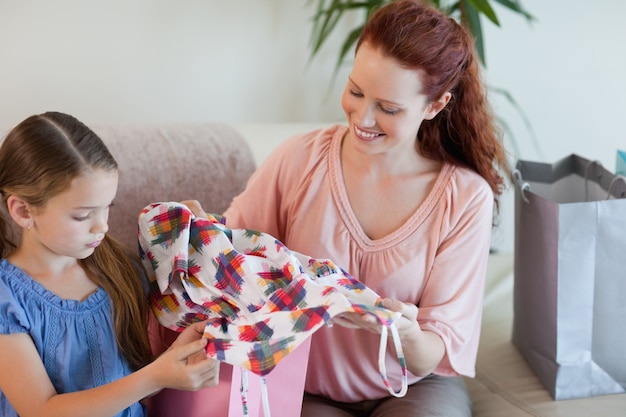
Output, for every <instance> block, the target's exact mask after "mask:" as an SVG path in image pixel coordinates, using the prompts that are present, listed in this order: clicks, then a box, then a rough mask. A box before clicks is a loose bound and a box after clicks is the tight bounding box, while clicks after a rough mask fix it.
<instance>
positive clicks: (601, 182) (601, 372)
mask: <svg viewBox="0 0 626 417" xmlns="http://www.w3.org/2000/svg"><path fill="white" fill-rule="evenodd" d="M514 177H515V183H516V184H515V253H514V257H515V258H514V259H515V268H514V319H513V343H514V345H515V346H516V347H517V349H518V350H519V351H520V353H521V354H522V356H523V357H524V358H525V359H526V361H527V362H528V364H529V366H530V367H531V368H532V370H533V371H534V372H535V374H536V375H537V376H538V378H539V379H540V380H541V382H542V383H543V385H544V386H545V387H546V389H547V390H548V391H549V392H550V394H551V395H552V397H553V398H554V399H556V400H560V399H568V398H581V397H589V396H595V395H602V394H614V393H621V392H625V391H626V182H625V181H624V178H623V177H620V176H616V175H614V174H612V173H611V172H609V171H607V170H606V169H604V168H603V167H602V166H601V165H600V164H598V163H597V162H593V161H589V160H587V159H585V158H582V157H580V156H578V155H570V156H568V157H566V158H564V159H562V160H560V161H557V162H556V163H554V164H545V163H537V162H530V161H523V160H520V161H518V162H517V164H516V169H515V171H514Z"/></svg>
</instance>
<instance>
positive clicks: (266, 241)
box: [138, 202, 407, 416]
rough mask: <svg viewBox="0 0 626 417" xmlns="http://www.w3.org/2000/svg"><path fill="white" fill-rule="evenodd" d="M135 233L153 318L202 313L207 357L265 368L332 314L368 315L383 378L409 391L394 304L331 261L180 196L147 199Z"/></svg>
mask: <svg viewBox="0 0 626 417" xmlns="http://www.w3.org/2000/svg"><path fill="white" fill-rule="evenodd" d="M138 233H139V246H140V255H141V258H142V261H143V263H144V266H145V267H146V270H147V271H148V274H149V275H150V281H151V289H150V302H151V305H152V309H153V311H154V314H155V316H156V318H157V319H158V321H159V322H160V323H161V324H162V325H163V326H165V327H167V328H169V329H172V330H176V331H181V330H182V329H183V328H185V327H186V326H188V325H189V324H190V323H193V322H197V321H202V320H208V322H207V325H206V328H205V333H204V336H205V337H207V338H208V339H209V343H208V344H207V347H206V351H207V354H208V355H209V356H210V357H212V358H215V359H218V360H220V361H225V362H227V363H230V364H232V365H236V366H240V367H242V368H244V369H246V370H249V371H251V372H254V373H255V374H258V375H260V376H264V375H267V374H268V373H269V372H270V371H271V370H272V369H273V368H274V367H275V366H276V365H277V364H278V362H279V361H280V360H281V359H282V358H284V357H285V356H286V355H288V354H289V353H290V352H291V351H293V349H295V348H296V347H297V346H298V345H299V344H300V343H301V342H303V341H304V340H305V339H306V338H307V337H309V336H310V335H311V334H312V333H313V332H314V331H315V330H317V329H318V328H320V327H321V326H322V325H324V324H326V325H332V318H333V317H336V316H338V315H340V314H342V313H346V312H356V313H360V314H371V315H373V316H374V317H375V318H376V319H377V320H378V322H379V323H380V324H381V326H382V327H381V329H382V331H381V344H380V356H379V369H380V373H381V377H382V379H383V383H384V384H385V386H386V387H387V389H388V390H389V392H390V393H391V394H392V395H395V396H403V395H404V394H405V393H406V389H407V387H406V385H407V375H406V364H405V360H404V356H403V353H402V348H401V345H400V343H399V337H398V334H397V329H396V326H395V324H394V321H395V320H396V319H397V318H398V317H399V316H400V313H395V312H392V311H390V310H387V309H385V308H382V307H380V301H381V299H380V297H379V296H378V295H377V294H376V293H374V291H372V290H371V289H369V288H367V287H366V286H365V285H364V284H362V283H361V282H360V281H358V280H357V279H355V278H353V277H352V276H350V275H349V274H348V273H346V272H345V271H343V270H342V269H341V268H339V267H337V266H335V265H334V264H333V263H332V262H331V261H330V260H320V259H313V258H311V257H308V256H305V255H302V254H300V253H297V252H294V251H290V250H289V249H288V248H287V247H286V246H285V245H283V244H282V243H281V242H280V241H278V240H277V239H275V238H274V237H272V236H270V235H268V234H265V233H261V232H257V231H254V230H248V229H229V228H228V227H226V226H225V224H224V223H223V218H222V217H221V216H219V215H208V218H207V219H204V218H196V217H195V216H194V215H193V213H192V212H191V211H190V210H189V209H188V208H187V207H186V206H184V205H182V204H180V203H172V202H170V203H154V204H151V205H149V206H147V207H146V208H144V209H143V210H142V211H141V214H140V215H139V232H138ZM387 329H389V330H390V331H391V332H392V337H393V340H394V347H395V349H396V353H397V356H398V360H399V361H400V364H401V366H402V368H403V386H402V388H401V390H400V392H398V393H396V392H394V390H393V388H392V387H391V386H390V384H389V382H388V380H387V377H386V372H385V364H384V356H385V350H386V345H387ZM242 374H243V373H242ZM244 400H245V399H244ZM244 408H245V404H244ZM268 411H269V408H267V409H266V416H268V415H269V414H268Z"/></svg>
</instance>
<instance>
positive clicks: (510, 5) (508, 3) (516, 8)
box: [494, 0, 536, 22]
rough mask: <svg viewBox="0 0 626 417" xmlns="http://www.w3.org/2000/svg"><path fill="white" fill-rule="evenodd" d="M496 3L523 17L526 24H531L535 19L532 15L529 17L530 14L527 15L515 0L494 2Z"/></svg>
mask: <svg viewBox="0 0 626 417" xmlns="http://www.w3.org/2000/svg"><path fill="white" fill-rule="evenodd" d="M494 1H495V2H496V3H500V4H501V5H503V6H504V7H506V8H507V9H509V10H511V11H513V12H515V13H517V14H521V15H522V16H524V17H525V18H526V20H527V21H528V22H533V21H534V20H536V19H535V17H534V16H533V15H531V14H530V13H528V12H527V11H526V10H525V9H524V8H523V7H522V5H521V4H520V2H519V1H517V0H494Z"/></svg>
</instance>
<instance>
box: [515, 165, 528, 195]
mask: <svg viewBox="0 0 626 417" xmlns="http://www.w3.org/2000/svg"><path fill="white" fill-rule="evenodd" d="M513 180H515V184H516V185H517V186H518V187H519V191H520V195H521V196H522V200H524V203H530V200H528V197H526V191H530V184H528V183H527V182H523V179H522V172H521V171H520V170H519V169H517V168H515V169H514V170H513Z"/></svg>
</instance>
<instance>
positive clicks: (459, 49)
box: [356, 0, 509, 196]
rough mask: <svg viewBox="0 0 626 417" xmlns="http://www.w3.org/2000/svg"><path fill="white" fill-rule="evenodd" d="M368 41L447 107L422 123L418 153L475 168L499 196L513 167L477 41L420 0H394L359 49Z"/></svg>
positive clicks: (373, 23)
mask: <svg viewBox="0 0 626 417" xmlns="http://www.w3.org/2000/svg"><path fill="white" fill-rule="evenodd" d="M364 42H367V43H368V45H371V46H373V47H375V48H379V49H380V50H381V51H382V52H383V53H384V54H385V55H387V56H389V57H392V58H393V59H395V60H396V61H397V62H399V63H400V65H402V66H404V67H406V68H410V69H415V70H416V71H419V73H420V76H421V81H422V84H423V86H424V91H422V93H423V94H425V95H426V96H427V97H428V99H429V100H430V101H435V100H437V99H438V98H440V97H441V96H442V95H443V94H444V93H446V92H447V91H449V92H451V93H452V98H451V99H450V102H449V103H448V105H447V106H446V107H445V108H444V109H443V110H442V111H441V112H440V113H439V114H438V115H437V116H436V117H435V118H434V119H432V120H425V121H424V122H422V125H421V127H420V130H419V132H418V134H417V141H416V146H417V147H418V151H419V152H420V153H421V154H422V155H424V156H426V157H429V158H432V159H435V160H439V161H446V162H450V163H454V164H457V165H463V166H466V167H469V168H470V169H472V170H474V171H476V172H477V173H478V174H479V175H480V176H482V177H483V178H484V179H485V180H486V181H487V182H488V183H489V186H490V187H491V189H492V190H493V192H494V195H496V196H498V195H500V194H501V193H502V191H503V190H504V187H505V182H504V177H503V175H502V173H505V174H507V175H508V172H509V167H508V163H507V160H506V155H505V151H504V148H503V146H502V143H501V140H500V136H499V131H498V129H497V127H496V124H495V122H494V117H493V114H492V112H491V109H490V106H489V104H488V102H487V98H486V91H485V88H484V86H483V82H482V79H481V73H480V66H479V62H478V59H477V57H476V55H475V52H474V43H473V41H472V38H471V36H470V35H469V33H468V32H467V30H466V29H465V28H463V27H462V26H461V25H460V24H458V23H457V22H456V21H455V20H454V19H452V18H451V17H449V16H447V15H445V14H444V13H443V12H441V11H440V10H437V9H435V8H433V7H431V6H429V5H427V4H425V3H424V2H422V1H420V0H397V1H393V2H391V3H389V4H387V5H385V6H383V7H381V8H380V9H378V10H377V11H376V12H374V13H373V14H372V16H371V17H370V19H369V20H368V22H367V23H366V25H365V27H364V29H363V31H362V33H361V36H360V38H359V40H358V41H357V45H356V49H357V50H358V48H359V47H360V46H361V45H362V44H363V43H364Z"/></svg>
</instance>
